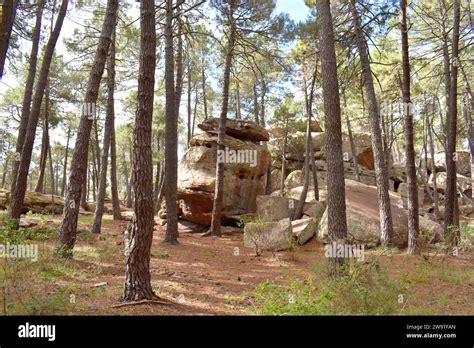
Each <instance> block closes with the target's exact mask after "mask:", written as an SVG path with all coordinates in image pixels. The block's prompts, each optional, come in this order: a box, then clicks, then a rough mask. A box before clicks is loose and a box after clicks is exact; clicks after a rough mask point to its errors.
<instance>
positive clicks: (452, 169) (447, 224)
mask: <svg viewBox="0 0 474 348" xmlns="http://www.w3.org/2000/svg"><path fill="white" fill-rule="evenodd" d="M459 17H460V4H459V0H455V1H454V22H453V39H452V49H451V52H452V59H451V75H450V82H449V83H450V86H449V105H448V106H449V107H448V115H447V122H446V127H447V138H446V147H447V151H446V195H445V215H444V229H445V233H448V231H449V230H450V229H452V228H453V227H454V230H455V231H454V232H455V233H456V235H457V234H458V231H457V230H458V229H459V217H458V216H457V186H456V161H455V160H454V156H455V153H456V135H457V134H456V131H457V84H458V59H459V58H458V51H459ZM457 242H458V240H457V238H456V239H455V243H457Z"/></svg>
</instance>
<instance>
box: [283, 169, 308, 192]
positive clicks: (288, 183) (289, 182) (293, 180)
mask: <svg viewBox="0 0 474 348" xmlns="http://www.w3.org/2000/svg"><path fill="white" fill-rule="evenodd" d="M303 181H304V173H303V171H302V170H301V169H298V170H294V171H292V172H291V173H290V174H288V176H287V177H286V179H285V188H291V187H295V186H301V185H303Z"/></svg>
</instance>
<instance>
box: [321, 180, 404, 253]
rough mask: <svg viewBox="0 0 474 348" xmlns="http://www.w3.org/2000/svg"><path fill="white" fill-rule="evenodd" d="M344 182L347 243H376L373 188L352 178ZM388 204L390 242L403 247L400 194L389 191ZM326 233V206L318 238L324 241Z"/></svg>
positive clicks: (375, 201)
mask: <svg viewBox="0 0 474 348" xmlns="http://www.w3.org/2000/svg"><path fill="white" fill-rule="evenodd" d="M345 183H346V216H347V227H348V239H349V241H351V242H354V243H359V244H361V243H362V244H366V245H367V247H370V246H376V245H378V244H379V243H380V219H379V208H378V203H377V202H378V201H377V188H376V187H375V186H369V185H365V184H362V183H359V182H357V181H353V180H348V179H346V180H345ZM390 203H391V210H392V218H393V227H394V239H393V243H394V245H396V246H398V247H404V246H406V244H407V237H408V231H407V228H406V225H407V224H406V221H407V220H406V212H405V210H404V209H403V208H402V207H401V197H400V195H398V194H397V193H394V192H390ZM327 236H328V223H327V208H326V211H325V212H324V214H323V217H322V218H321V222H320V223H319V230H318V238H319V239H322V240H326V239H327Z"/></svg>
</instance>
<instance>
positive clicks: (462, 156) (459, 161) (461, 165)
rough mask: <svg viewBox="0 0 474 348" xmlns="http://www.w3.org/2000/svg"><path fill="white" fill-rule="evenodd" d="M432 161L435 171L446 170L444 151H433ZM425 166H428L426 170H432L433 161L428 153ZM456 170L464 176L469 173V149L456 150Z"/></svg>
mask: <svg viewBox="0 0 474 348" xmlns="http://www.w3.org/2000/svg"><path fill="white" fill-rule="evenodd" d="M434 162H435V166H436V171H437V172H445V171H446V154H445V152H444V151H438V152H436V153H435V155H434ZM427 166H428V170H429V171H430V172H432V171H433V161H432V159H431V157H430V156H429V155H428V162H427ZM456 171H457V173H458V174H461V175H464V176H470V175H471V154H470V153H469V151H464V150H459V151H456Z"/></svg>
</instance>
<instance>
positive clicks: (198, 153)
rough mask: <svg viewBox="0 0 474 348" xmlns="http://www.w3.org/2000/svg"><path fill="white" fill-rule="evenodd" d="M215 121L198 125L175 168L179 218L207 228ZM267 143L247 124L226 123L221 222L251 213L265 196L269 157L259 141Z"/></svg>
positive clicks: (256, 128) (213, 171)
mask: <svg viewBox="0 0 474 348" xmlns="http://www.w3.org/2000/svg"><path fill="white" fill-rule="evenodd" d="M217 127H218V120H217V119H208V120H207V121H205V122H204V123H202V124H200V125H199V128H201V129H202V130H205V133H202V134H199V135H196V136H195V137H194V138H193V139H191V142H190V144H189V149H188V150H187V151H186V153H185V155H184V157H183V159H182V160H181V161H180V163H179V166H178V196H177V198H178V202H179V206H180V209H181V218H183V219H185V220H188V221H191V222H195V223H199V224H203V225H210V223H211V215H212V206H213V199H214V186H215V175H216V161H217ZM265 140H268V133H267V132H266V131H265V129H263V128H262V127H260V126H258V125H256V124H254V123H252V122H246V121H238V120H227V128H226V136H225V140H224V145H225V148H226V152H225V153H224V154H223V156H222V160H223V161H224V163H225V165H224V202H223V209H222V219H223V222H225V221H226V220H227V219H228V218H229V216H231V215H240V214H247V213H254V212H255V211H256V204H255V199H256V197H257V195H261V194H263V193H264V185H265V174H266V171H267V167H268V164H269V161H270V154H269V152H268V150H267V149H266V148H265V146H263V145H260V143H259V142H260V141H265Z"/></svg>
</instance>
